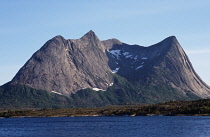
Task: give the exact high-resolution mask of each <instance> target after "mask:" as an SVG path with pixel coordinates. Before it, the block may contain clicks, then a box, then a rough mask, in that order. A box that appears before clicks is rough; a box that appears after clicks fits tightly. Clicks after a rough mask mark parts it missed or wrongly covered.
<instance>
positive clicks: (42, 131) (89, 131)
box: [0, 116, 210, 137]
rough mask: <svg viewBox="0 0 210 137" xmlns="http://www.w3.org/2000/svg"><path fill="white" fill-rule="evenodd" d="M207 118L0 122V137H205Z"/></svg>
mask: <svg viewBox="0 0 210 137" xmlns="http://www.w3.org/2000/svg"><path fill="white" fill-rule="evenodd" d="M209 129H210V117H207V116H206V117H201V116H188V117H187V116H182V117H165V116H162V117H160V116H159V117H144V116H142V117H54V118H4V119H0V136H1V137H5V136H9V137H13V136H27V137H33V136H39V137H59V136H69V137H74V136H75V137H80V136H81V137H107V136H109V137H198V136H199V137H205V136H210V130H209Z"/></svg>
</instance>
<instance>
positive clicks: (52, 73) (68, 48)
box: [11, 31, 113, 95]
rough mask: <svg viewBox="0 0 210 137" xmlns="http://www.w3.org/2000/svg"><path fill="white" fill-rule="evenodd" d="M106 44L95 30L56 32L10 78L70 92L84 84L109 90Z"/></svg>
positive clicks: (29, 84) (110, 74)
mask: <svg viewBox="0 0 210 137" xmlns="http://www.w3.org/2000/svg"><path fill="white" fill-rule="evenodd" d="M107 62H108V58H107V56H106V53H105V48H104V45H103V44H102V43H101V42H100V40H99V39H98V38H97V36H96V35H95V33H94V32H93V31H90V32H88V33H87V34H85V35H84V36H83V37H82V38H80V39H75V40H73V39H70V40H66V39H64V38H63V37H62V36H56V37H54V38H52V39H51V40H49V41H48V42H46V43H45V44H44V46H43V47H42V48H41V49H40V50H38V51H37V52H36V53H34V55H33V56H32V57H31V58H30V59H29V60H28V62H27V63H26V64H25V65H24V66H23V67H22V68H21V69H20V71H19V72H18V73H17V74H16V76H15V77H14V78H13V80H12V81H11V83H12V84H20V85H26V86H29V87H33V88H36V89H42V90H46V91H49V92H55V93H60V94H63V95H70V94H71V93H75V92H76V91H78V90H81V89H84V88H94V89H96V90H97V89H102V90H106V89H107V87H109V86H110V85H111V83H113V82H112V81H113V80H112V73H111V71H110V69H109V66H108V63H107Z"/></svg>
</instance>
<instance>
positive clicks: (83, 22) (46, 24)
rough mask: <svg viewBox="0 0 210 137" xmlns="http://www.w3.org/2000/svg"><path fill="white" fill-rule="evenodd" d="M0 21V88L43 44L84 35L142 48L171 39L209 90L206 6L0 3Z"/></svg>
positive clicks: (187, 1) (39, 0) (124, 0)
mask: <svg viewBox="0 0 210 137" xmlns="http://www.w3.org/2000/svg"><path fill="white" fill-rule="evenodd" d="M0 19H1V21H0V40H1V42H0V85H2V84H4V83H6V82H8V81H10V80H11V79H12V77H13V76H14V75H15V74H16V73H17V71H18V70H19V69H20V68H21V67H22V66H23V65H24V63H25V62H26V61H27V60H28V59H29V58H30V57H31V56H32V54H33V53H34V52H35V51H37V50H38V49H39V48H40V47H41V46H42V45H43V44H44V43H45V42H46V41H47V40H49V39H51V38H52V37H54V36H56V35H62V36H63V37H65V38H66V39H77V38H80V37H81V36H82V35H84V34H85V33H86V32H88V31H89V30H93V31H94V32H95V33H96V35H97V36H98V37H99V39H101V40H105V39H109V38H117V39H119V40H120V41H122V42H125V43H128V44H138V45H142V46H149V45H152V44H155V43H157V42H159V41H161V40H163V39H164V38H166V37H168V36H171V35H175V36H176V37H177V39H178V41H179V42H180V44H181V45H182V47H183V49H184V50H185V51H186V53H187V54H188V56H189V58H190V60H191V62H192V64H193V66H194V68H195V70H196V72H197V73H198V74H199V75H200V77H201V78H202V79H203V80H204V81H205V82H206V83H207V84H209V85H210V63H209V59H210V1H209V0H202V1H199V0H184V1H183V0H156V1H155V0H147V1H146V0H144V1H143V0H68V1H67V0H60V1H58V0H50V1H43V0H33V1H32V0H31V1H28V0H18V1H17V0H10V1H8V0H2V1H1V3H0Z"/></svg>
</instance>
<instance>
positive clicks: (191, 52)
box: [186, 49, 210, 54]
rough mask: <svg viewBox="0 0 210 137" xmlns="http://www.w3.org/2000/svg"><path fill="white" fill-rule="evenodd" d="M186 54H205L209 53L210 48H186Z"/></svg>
mask: <svg viewBox="0 0 210 137" xmlns="http://www.w3.org/2000/svg"><path fill="white" fill-rule="evenodd" d="M186 52H187V54H207V53H210V49H200V50H186Z"/></svg>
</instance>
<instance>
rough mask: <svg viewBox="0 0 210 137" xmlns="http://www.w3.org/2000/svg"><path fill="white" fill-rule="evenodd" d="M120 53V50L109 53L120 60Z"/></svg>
mask: <svg viewBox="0 0 210 137" xmlns="http://www.w3.org/2000/svg"><path fill="white" fill-rule="evenodd" d="M120 51H121V50H119V49H118V50H111V51H109V53H111V54H112V55H114V56H115V57H116V58H117V59H118V60H119V59H120V55H121V53H120Z"/></svg>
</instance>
